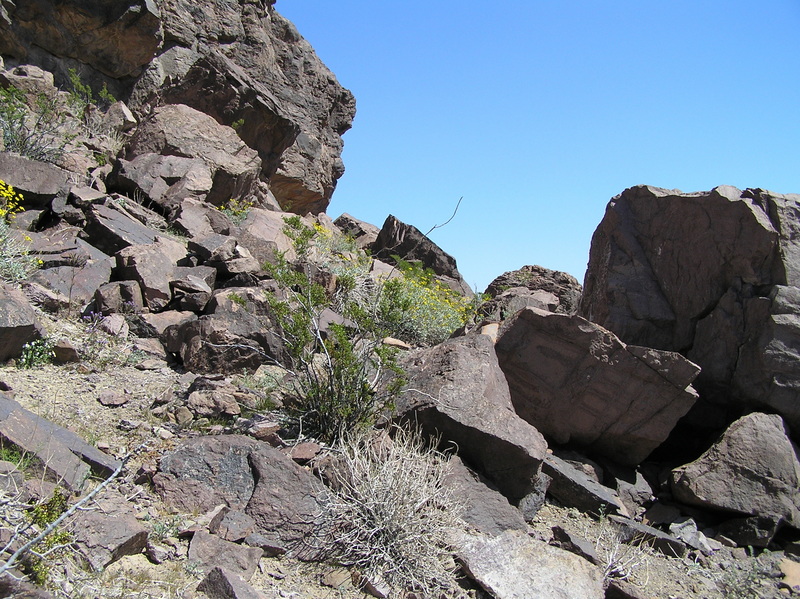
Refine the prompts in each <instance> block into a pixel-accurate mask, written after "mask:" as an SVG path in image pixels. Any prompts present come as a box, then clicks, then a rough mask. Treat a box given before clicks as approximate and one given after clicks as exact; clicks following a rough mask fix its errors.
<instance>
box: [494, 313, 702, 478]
mask: <svg viewBox="0 0 800 599" xmlns="http://www.w3.org/2000/svg"><path fill="white" fill-rule="evenodd" d="M495 347H496V351H497V357H498V361H499V364H500V367H501V368H502V370H503V372H504V373H505V375H506V378H507V379H508V385H509V388H510V390H511V399H512V401H513V403H514V408H515V410H516V412H517V414H519V415H520V416H521V417H522V418H523V419H525V420H526V421H527V422H529V423H531V424H532V425H533V426H535V427H536V428H537V429H538V430H539V431H540V432H542V433H543V434H544V435H545V436H547V437H549V438H551V439H552V440H553V441H555V442H556V443H558V444H564V445H566V444H567V443H572V444H575V445H578V446H581V447H583V448H586V449H587V450H591V451H592V452H596V453H599V454H602V455H605V456H607V457H609V458H611V459H612V460H614V461H617V462H619V463H621V464H627V465H636V464H639V463H641V462H642V461H643V460H644V459H645V458H646V457H647V456H648V455H649V454H650V453H651V452H652V451H653V450H654V449H655V448H656V447H658V446H659V445H660V444H661V443H662V442H664V440H666V438H667V437H668V436H669V433H670V432H671V431H672V429H673V428H674V427H675V424H676V423H677V422H678V420H679V419H680V418H681V417H682V416H684V415H685V414H686V413H687V412H688V411H689V409H690V408H691V407H692V405H693V404H694V402H695V400H696V399H697V394H696V393H695V391H694V389H692V388H691V386H690V385H691V382H692V380H693V379H694V377H696V376H697V374H698V373H699V368H698V367H697V366H695V365H693V364H692V363H691V362H689V361H688V360H686V359H685V358H683V357H682V356H680V355H678V354H675V353H671V352H660V351H656V350H647V349H645V348H639V347H630V348H629V347H628V346H626V345H625V344H624V343H622V342H621V341H620V340H619V338H618V337H617V336H616V335H614V334H613V333H612V332H610V331H608V330H606V329H604V328H602V327H600V326H598V325H596V324H593V323H591V322H589V321H588V320H586V319H584V318H582V317H580V316H568V315H562V314H554V313H551V312H547V311H543V310H538V309H536V308H525V309H523V310H521V311H519V312H518V313H517V314H516V315H514V316H513V317H512V318H510V319H509V320H507V321H505V323H504V324H503V326H502V327H501V329H500V334H499V337H498V339H497V344H496V346H495ZM565 414H569V417H568V418H565V417H564V415H565Z"/></svg>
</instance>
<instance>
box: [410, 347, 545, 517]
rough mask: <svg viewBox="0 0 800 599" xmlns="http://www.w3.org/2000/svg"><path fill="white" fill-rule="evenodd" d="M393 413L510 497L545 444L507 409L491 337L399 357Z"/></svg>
mask: <svg viewBox="0 0 800 599" xmlns="http://www.w3.org/2000/svg"><path fill="white" fill-rule="evenodd" d="M402 366H403V368H404V369H405V370H406V376H407V377H408V381H409V383H408V387H409V391H408V392H406V393H404V394H403V395H402V396H401V397H400V398H399V399H398V400H397V414H398V417H399V418H400V419H401V420H408V421H410V422H411V423H414V424H415V425H418V426H419V427H421V429H422V431H423V434H425V435H433V436H434V437H437V436H440V437H441V444H442V445H443V446H444V447H452V446H453V445H455V447H457V448H458V453H459V455H460V456H461V457H463V458H464V460H465V461H467V462H468V463H469V464H470V465H471V466H472V467H474V468H475V469H476V470H478V471H479V472H480V473H481V474H483V475H484V476H486V478H488V479H489V480H491V481H492V482H493V483H494V484H495V485H496V486H497V488H498V489H499V490H500V491H501V492H502V493H503V494H504V495H505V496H506V497H508V498H509V499H510V500H511V501H512V502H513V501H518V500H519V499H521V498H522V497H524V496H525V495H527V494H528V493H530V492H531V491H532V490H533V488H534V483H535V480H536V478H537V477H538V475H539V471H540V467H541V463H542V460H543V459H544V455H545V451H546V449H547V445H546V443H545V440H544V438H543V437H542V435H540V434H539V432H538V431H537V430H536V429H535V428H534V427H533V426H531V425H530V424H528V423H527V422H525V421H524V420H522V419H521V418H520V417H519V416H517V414H516V413H515V412H514V410H513V406H512V404H511V398H510V395H509V391H508V384H507V383H506V380H505V377H504V376H503V373H502V371H501V370H500V368H499V366H498V365H497V358H496V356H495V353H494V347H493V345H492V341H491V339H489V338H488V337H486V336H485V335H470V336H466V337H457V338H454V339H449V340H447V341H445V342H444V343H441V344H439V345H437V346H434V347H431V348H428V349H423V350H418V351H415V352H412V353H410V354H408V355H406V356H404V357H403V360H402Z"/></svg>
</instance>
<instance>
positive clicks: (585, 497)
mask: <svg viewBox="0 0 800 599" xmlns="http://www.w3.org/2000/svg"><path fill="white" fill-rule="evenodd" d="M542 472H544V473H545V474H546V475H547V476H548V477H550V479H551V481H550V486H549V488H548V489H547V494H548V495H550V496H551V497H554V498H555V499H557V500H558V502H559V503H561V504H562V505H565V506H567V507H574V508H577V509H579V510H581V511H583V512H587V513H590V514H595V515H600V514H623V515H626V516H627V515H628V510H627V509H626V508H625V505H624V504H623V503H622V501H621V500H620V498H619V496H618V495H617V494H616V492H614V491H613V490H612V489H609V488H608V487H604V486H603V485H601V484H600V483H598V482H597V481H596V480H594V479H592V478H590V477H589V476H588V475H587V474H586V473H584V472H581V471H580V470H578V469H577V468H574V467H573V466H571V465H570V464H568V463H567V462H566V461H564V460H562V459H561V458H559V457H556V456H554V455H549V454H548V455H547V456H545V460H544V464H542Z"/></svg>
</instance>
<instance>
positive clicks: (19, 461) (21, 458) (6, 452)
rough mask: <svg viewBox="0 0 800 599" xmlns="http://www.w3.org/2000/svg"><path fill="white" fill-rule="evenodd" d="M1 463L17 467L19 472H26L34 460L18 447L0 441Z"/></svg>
mask: <svg viewBox="0 0 800 599" xmlns="http://www.w3.org/2000/svg"><path fill="white" fill-rule="evenodd" d="M0 461H3V462H11V463H12V464H16V465H17V470H19V471H20V472H23V473H24V472H25V471H26V470H27V469H28V468H29V467H30V466H31V464H32V463H33V459H32V458H31V457H30V456H29V455H28V454H27V453H26V452H24V451H21V450H20V448H19V447H17V446H16V445H14V444H12V443H9V442H8V441H3V440H2V439H0Z"/></svg>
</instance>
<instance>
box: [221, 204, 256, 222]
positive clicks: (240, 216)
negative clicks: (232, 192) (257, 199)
mask: <svg viewBox="0 0 800 599" xmlns="http://www.w3.org/2000/svg"><path fill="white" fill-rule="evenodd" d="M253 206H254V204H253V202H250V201H248V200H238V199H236V198H231V199H230V200H228V201H227V202H225V203H224V204H222V205H221V206H218V207H217V210H219V211H220V212H222V214H224V215H225V216H227V217H228V218H229V219H230V221H231V222H232V223H233V224H235V225H240V224H242V223H243V222H244V221H245V219H246V218H247V216H248V215H249V214H250V209H251V208H252V207H253Z"/></svg>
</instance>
